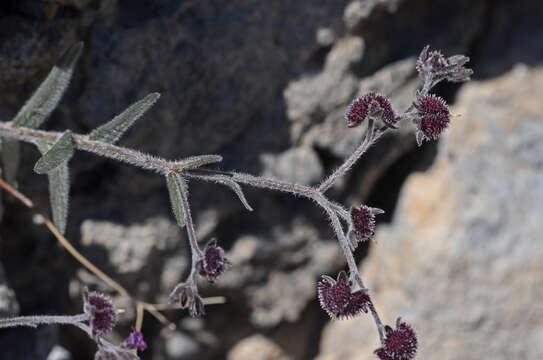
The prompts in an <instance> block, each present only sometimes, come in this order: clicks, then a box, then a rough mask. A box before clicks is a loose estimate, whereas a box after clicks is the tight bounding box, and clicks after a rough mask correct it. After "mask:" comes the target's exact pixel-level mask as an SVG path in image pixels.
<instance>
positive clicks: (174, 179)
mask: <svg viewBox="0 0 543 360" xmlns="http://www.w3.org/2000/svg"><path fill="white" fill-rule="evenodd" d="M166 180H167V182H168V192H169V193H170V202H171V203H172V210H173V214H174V215H175V219H176V220H177V224H178V225H179V226H181V227H183V226H185V218H184V213H183V201H182V199H181V189H180V188H179V187H180V186H184V184H185V182H184V181H183V179H182V178H181V175H179V174H177V173H175V172H170V173H169V174H168V176H166Z"/></svg>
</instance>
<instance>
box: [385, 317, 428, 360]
mask: <svg viewBox="0 0 543 360" xmlns="http://www.w3.org/2000/svg"><path fill="white" fill-rule="evenodd" d="M417 346H418V340H417V334H415V331H414V330H413V328H412V327H411V325H409V324H408V323H406V322H402V321H401V319H400V318H398V320H397V321H396V329H395V330H392V329H391V328H390V327H388V326H387V327H386V335H385V340H384V342H383V347H382V348H379V349H377V350H375V355H377V357H379V359H381V360H412V359H414V358H415V354H416V353H417Z"/></svg>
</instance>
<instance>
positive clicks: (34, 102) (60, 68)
mask: <svg viewBox="0 0 543 360" xmlns="http://www.w3.org/2000/svg"><path fill="white" fill-rule="evenodd" d="M82 50H83V43H82V42H78V43H77V44H75V45H73V46H72V47H71V48H70V49H68V51H66V52H65V53H64V55H62V57H61V58H60V60H59V62H58V64H57V65H55V66H54V67H53V69H52V70H51V71H50V72H49V75H47V77H46V78H45V80H44V81H43V82H42V83H41V85H40V86H39V87H38V89H37V90H36V92H35V93H34V95H32V96H31V97H30V99H28V101H27V102H26V104H24V106H23V107H22V108H21V110H20V111H19V113H18V114H17V116H15V119H14V120H13V122H14V124H15V125H16V126H24V127H29V128H37V127H39V126H40V125H41V124H43V122H44V121H45V120H46V119H47V118H48V117H49V115H50V114H51V112H53V110H54V109H55V108H56V106H57V105H58V103H59V101H60V99H61V98H62V95H64V91H66V88H67V87H68V85H69V84H70V79H71V78H72V73H73V69H74V65H75V63H76V61H77V59H78V58H79V56H80V55H81V51H82Z"/></svg>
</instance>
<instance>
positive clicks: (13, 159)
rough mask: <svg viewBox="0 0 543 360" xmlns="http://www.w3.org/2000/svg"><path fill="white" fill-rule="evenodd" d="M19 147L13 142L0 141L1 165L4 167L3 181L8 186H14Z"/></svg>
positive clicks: (7, 140)
mask: <svg viewBox="0 0 543 360" xmlns="http://www.w3.org/2000/svg"><path fill="white" fill-rule="evenodd" d="M19 158H20V145H19V142H17V141H15V140H9V139H3V140H2V164H3V167H4V174H3V176H4V179H6V181H7V182H8V183H9V184H12V185H15V183H16V181H17V170H18V169H19Z"/></svg>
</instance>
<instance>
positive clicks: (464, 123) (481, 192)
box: [319, 65, 543, 360]
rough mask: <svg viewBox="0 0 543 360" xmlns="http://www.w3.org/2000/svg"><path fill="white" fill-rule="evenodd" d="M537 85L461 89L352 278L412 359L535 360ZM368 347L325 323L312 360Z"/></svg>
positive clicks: (351, 325)
mask: <svg viewBox="0 0 543 360" xmlns="http://www.w3.org/2000/svg"><path fill="white" fill-rule="evenodd" d="M542 84H543V69H541V68H535V69H533V70H531V69H529V68H527V67H526V66H525V65H519V66H517V67H515V68H514V69H513V71H511V72H510V73H508V74H506V75H503V76H501V77H499V78H497V79H495V80H490V81H484V82H480V83H471V84H468V85H466V86H464V87H463V88H462V90H461V91H460V93H459V94H458V99H457V106H455V107H454V109H453V112H455V113H459V114H462V116H461V117H459V118H455V119H454V121H453V124H452V127H451V129H450V130H449V131H448V133H447V135H446V136H445V139H444V140H443V142H442V143H441V144H440V146H439V153H438V156H437V159H436V161H435V163H434V165H433V166H432V167H431V169H430V170H429V171H428V172H427V173H424V174H416V175H411V176H410V177H409V178H408V181H407V182H406V184H405V186H404V187H403V189H402V192H401V196H400V200H399V204H398V209H397V212H396V214H395V215H394V221H393V222H392V224H391V225H390V226H386V227H381V228H380V229H379V231H378V232H377V235H376V239H377V245H376V246H374V247H373V248H372V250H371V252H370V255H369V257H368V259H367V260H366V261H365V262H364V264H363V267H362V268H363V274H364V276H365V277H366V278H367V279H368V284H369V287H370V288H371V289H372V290H373V292H374V300H375V302H376V304H377V307H378V308H379V310H380V311H381V315H382V316H383V318H384V319H385V321H386V322H388V323H393V322H394V319H395V317H396V316H402V318H404V319H405V320H407V321H408V322H410V323H412V324H413V325H414V327H415V329H416V331H417V333H418V334H419V337H420V344H421V346H420V351H419V357H420V358H421V359H430V358H439V359H465V360H471V359H539V358H542V357H543V321H542V319H543V304H542V302H541V301H540V300H541V291H540V289H541V288H542V287H543V278H542V277H541V269H543V244H542V243H541V241H540V238H541V231H542V230H543V228H542V223H541V218H542V216H543V162H542V158H541V154H542V153H543V147H542V142H541V138H542V136H543V115H542V114H543V106H542V104H541V99H540V96H539V94H541V93H542V92H543V86H542ZM362 334H366V335H362ZM368 334H369V336H368ZM377 341H378V337H377V334H376V331H375V328H374V324H373V321H372V320H370V319H369V318H363V319H356V320H353V321H348V322H336V323H333V324H330V325H329V326H327V329H326V330H325V332H324V336H323V339H322V343H321V356H320V357H319V359H366V358H367V356H368V354H370V353H371V351H372V350H373V349H375V348H377V344H376V342H377Z"/></svg>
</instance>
